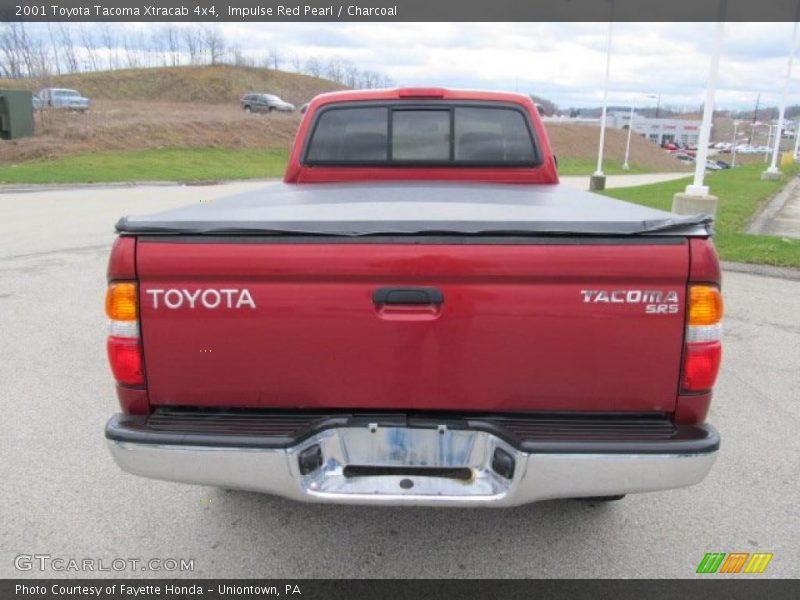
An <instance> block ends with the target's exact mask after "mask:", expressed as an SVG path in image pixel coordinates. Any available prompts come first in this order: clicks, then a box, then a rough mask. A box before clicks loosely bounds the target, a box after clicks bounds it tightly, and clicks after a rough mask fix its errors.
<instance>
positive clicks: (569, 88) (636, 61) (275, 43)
mask: <svg viewBox="0 0 800 600" xmlns="http://www.w3.org/2000/svg"><path fill="white" fill-rule="evenodd" d="M216 26H218V27H219V28H220V30H221V32H222V33H223V34H224V36H225V38H226V40H227V41H228V42H229V43H235V44H236V45H238V46H239V48H240V49H241V50H242V51H243V53H244V54H245V55H251V56H253V57H261V56H265V55H266V54H267V52H268V51H269V50H270V49H273V48H277V49H279V50H280V52H281V54H282V55H283V56H284V57H289V56H292V55H297V56H299V57H301V58H302V59H303V60H305V59H307V58H309V57H312V56H314V57H318V58H320V59H322V60H323V61H326V60H329V59H330V58H332V57H340V58H343V59H348V60H351V61H353V62H354V63H355V64H356V65H357V66H358V67H359V68H360V69H362V70H366V69H369V70H374V71H378V72H380V73H382V74H385V75H388V76H389V77H391V78H392V79H393V80H394V81H395V82H396V83H397V84H399V85H402V86H421V85H441V86H451V87H478V88H490V89H506V90H518V91H520V92H526V93H533V94H537V95H539V96H543V97H546V98H549V99H551V100H553V101H555V102H556V103H557V104H559V105H560V106H562V107H568V106H590V105H597V104H599V102H600V99H601V96H602V91H601V90H602V79H603V74H604V69H605V47H606V35H607V31H608V24H607V23H399V24H398V23H341V22H340V23H278V24H275V23H252V22H249V23H224V24H219V25H216ZM125 27H141V28H150V29H152V28H153V27H157V25H153V24H129V25H126V26H125ZM714 28H715V24H713V23H616V24H615V25H614V41H613V57H612V63H611V89H610V97H609V101H610V102H611V103H612V104H627V103H631V102H634V103H638V104H642V103H643V104H647V103H655V100H653V99H650V98H648V96H649V95H657V94H660V95H661V103H662V105H675V106H689V107H697V106H699V105H700V103H701V102H702V100H703V97H704V90H705V83H706V78H707V73H708V66H709V53H710V49H711V45H712V41H713V37H714ZM791 36H792V24H791V23H729V24H727V25H726V36H725V47H724V51H723V57H722V62H721V67H720V89H719V92H718V94H717V106H718V107H720V108H748V107H751V106H752V105H753V104H754V103H755V99H756V95H757V94H758V93H759V92H760V93H761V102H762V105H764V104H773V105H774V104H777V102H778V100H779V98H780V94H781V87H782V84H783V78H784V76H785V73H786V61H787V57H788V53H789V46H790V44H791ZM285 65H286V67H288V66H289V64H288V61H286V63H285ZM789 92H790V96H789V103H790V104H792V103H797V104H800V68H796V69H795V76H794V77H793V81H792V84H791V85H790V89H789Z"/></svg>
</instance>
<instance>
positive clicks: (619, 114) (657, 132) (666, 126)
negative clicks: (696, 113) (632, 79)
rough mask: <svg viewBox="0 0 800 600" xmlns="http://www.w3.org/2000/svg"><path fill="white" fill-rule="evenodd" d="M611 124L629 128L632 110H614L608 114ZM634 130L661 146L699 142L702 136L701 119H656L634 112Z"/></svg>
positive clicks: (620, 127) (618, 127) (619, 127)
mask: <svg viewBox="0 0 800 600" xmlns="http://www.w3.org/2000/svg"><path fill="white" fill-rule="evenodd" d="M608 118H609V126H611V127H616V128H617V129H627V128H628V126H629V124H630V118H631V113H630V111H627V110H626V111H614V112H610V113H609V114H608ZM633 132H634V133H638V134H639V135H641V136H643V137H646V138H647V139H648V140H650V141H652V142H655V143H656V144H658V145H659V146H661V145H663V144H669V143H671V142H681V143H683V144H697V140H698V138H699V136H700V121H690V120H688V119H654V118H648V117H643V116H642V115H637V114H636V113H634V114H633Z"/></svg>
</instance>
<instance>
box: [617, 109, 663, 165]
mask: <svg viewBox="0 0 800 600" xmlns="http://www.w3.org/2000/svg"><path fill="white" fill-rule="evenodd" d="M647 97H648V98H655V96H647ZM658 101H659V102H661V94H659V95H658ZM634 108H636V105H634V104H631V114H630V117H628V139H627V140H626V141H625V160H624V161H623V162H622V170H623V171H629V170H630V168H631V167H630V165H629V164H628V157H629V156H630V153H631V131H633V116H634V114H633V110H634Z"/></svg>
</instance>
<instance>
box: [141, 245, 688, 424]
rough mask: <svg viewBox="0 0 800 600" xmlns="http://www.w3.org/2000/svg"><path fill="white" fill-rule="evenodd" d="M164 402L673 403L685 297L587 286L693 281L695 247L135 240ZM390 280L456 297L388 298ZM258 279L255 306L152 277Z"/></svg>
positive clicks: (389, 405) (205, 282)
mask: <svg viewBox="0 0 800 600" xmlns="http://www.w3.org/2000/svg"><path fill="white" fill-rule="evenodd" d="M137 255H138V270H139V282H140V294H141V298H142V301H141V306H142V313H141V315H142V335H143V340H144V353H145V356H146V357H147V381H148V389H149V396H150V402H151V403H152V404H155V405H162V404H169V405H191V406H220V405H235V406H251V407H252V406H261V407H265V406H270V407H284V408H289V407H292V408H298V407H304V408H309V407H328V408H372V409H439V410H496V411H520V410H593V411H609V410H626V411H647V410H654V411H666V412H671V411H673V410H674V408H675V401H676V393H677V383H678V373H679V371H680V363H681V352H682V346H683V332H684V314H683V311H682V310H681V312H680V313H678V314H672V315H666V314H665V315H655V316H653V315H646V314H645V307H644V304H592V303H585V302H584V299H583V295H582V293H581V292H582V290H586V289H590V290H591V289H607V290H615V289H653V290H663V291H667V290H673V289H674V290H677V291H678V293H679V296H680V306H681V307H682V306H683V305H684V300H685V289H686V279H687V275H688V272H689V246H688V244H681V245H663V246H662V245H561V244H559V245H466V244H462V245H415V244H402V245H375V244H369V245H364V244H330V245H328V244H270V243H263V244H259V243H248V244H231V243H222V244H219V243H218V244H211V243H209V244H206V243H192V244H180V243H177V244H170V243H159V242H151V241H147V242H140V243H139V246H138V250H137ZM381 286H435V287H438V288H439V289H441V290H442V291H443V293H444V296H445V302H444V304H443V305H442V306H441V310H440V311H439V312H438V314H433V312H432V311H431V310H430V307H420V308H414V309H409V310H408V311H406V312H405V314H404V313H403V312H397V311H396V312H395V313H394V314H392V315H390V316H389V317H387V315H382V314H381V311H380V310H379V308H378V307H376V306H375V305H374V304H373V302H372V292H373V290H374V289H375V288H377V287H381ZM242 287H247V288H248V289H249V290H250V291H251V293H252V295H253V298H254V300H255V303H256V306H257V308H256V310H253V309H251V308H249V307H242V308H239V309H219V308H218V309H206V308H202V307H198V308H195V309H190V308H188V306H182V307H181V308H176V309H169V308H167V307H165V306H164V305H163V303H162V304H161V306H159V308H154V307H153V303H152V301H151V298H150V296H149V295H148V294H147V290H151V289H170V288H178V289H182V288H185V289H188V290H190V292H191V291H192V290H195V289H197V288H201V289H205V288H217V289H219V288H242Z"/></svg>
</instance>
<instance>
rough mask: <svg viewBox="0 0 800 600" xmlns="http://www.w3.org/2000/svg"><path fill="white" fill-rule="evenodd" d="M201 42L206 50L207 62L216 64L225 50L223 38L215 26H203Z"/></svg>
mask: <svg viewBox="0 0 800 600" xmlns="http://www.w3.org/2000/svg"><path fill="white" fill-rule="evenodd" d="M203 44H204V46H205V48H204V49H205V50H206V51H207V52H208V62H210V63H211V64H212V65H217V64H219V63H220V62H221V59H222V55H223V53H224V51H225V38H224V37H223V36H222V34H221V33H220V32H219V29H217V28H216V27H204V28H203Z"/></svg>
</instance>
